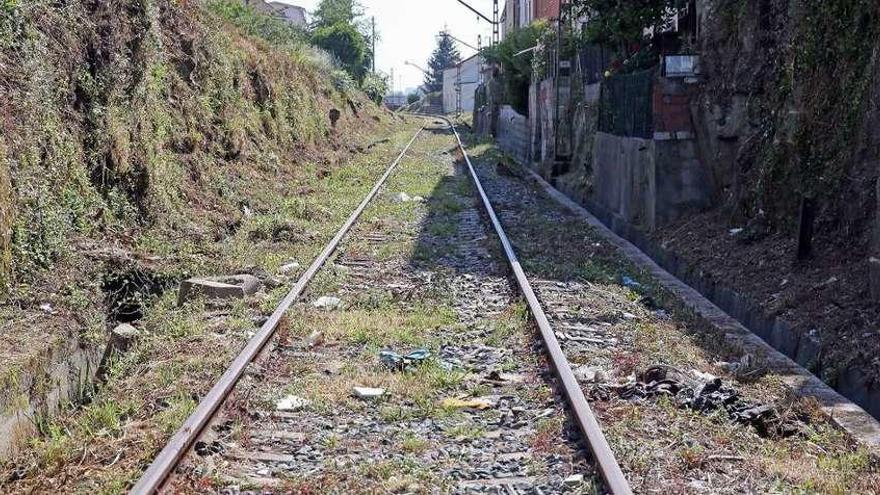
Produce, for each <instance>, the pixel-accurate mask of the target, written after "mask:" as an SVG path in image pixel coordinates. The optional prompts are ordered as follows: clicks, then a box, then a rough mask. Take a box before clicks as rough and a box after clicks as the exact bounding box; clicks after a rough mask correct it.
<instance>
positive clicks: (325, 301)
mask: <svg viewBox="0 0 880 495" xmlns="http://www.w3.org/2000/svg"><path fill="white" fill-rule="evenodd" d="M341 304H342V299H339V298H338V297H333V296H321V297H319V298H318V300H317V301H315V302H313V303H312V306H314V307H316V308H318V309H326V310H328V311H332V310H334V309H336V308H338V307H339V306H340V305H341Z"/></svg>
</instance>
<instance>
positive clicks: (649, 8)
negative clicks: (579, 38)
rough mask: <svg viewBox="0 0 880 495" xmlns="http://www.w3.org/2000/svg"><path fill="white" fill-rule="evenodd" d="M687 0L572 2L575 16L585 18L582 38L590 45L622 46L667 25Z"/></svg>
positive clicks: (588, 0) (583, 0)
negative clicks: (649, 31) (647, 31)
mask: <svg viewBox="0 0 880 495" xmlns="http://www.w3.org/2000/svg"><path fill="white" fill-rule="evenodd" d="M687 3H688V2H687V0H574V2H573V8H574V12H575V14H576V15H577V16H583V17H586V18H588V19H589V22H588V23H587V26H586V30H585V35H586V38H587V39H588V40H589V41H590V42H593V43H600V44H604V45H607V46H614V47H622V48H623V50H622V51H623V52H624V53H626V52H627V51H628V50H627V48H628V46H629V45H631V44H633V43H636V42H639V41H641V40H642V39H643V38H644V35H645V31H646V30H648V29H654V30H658V29H662V28H664V27H666V26H668V24H669V22H670V19H672V15H671V14H672V13H673V12H675V11H676V10H679V9H682V8H684V7H685V6H686V5H687Z"/></svg>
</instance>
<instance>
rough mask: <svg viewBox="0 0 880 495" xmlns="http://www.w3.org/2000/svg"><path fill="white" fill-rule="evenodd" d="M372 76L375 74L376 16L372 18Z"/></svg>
mask: <svg viewBox="0 0 880 495" xmlns="http://www.w3.org/2000/svg"><path fill="white" fill-rule="evenodd" d="M372 24H373V74H375V73H376V16H373V19H372Z"/></svg>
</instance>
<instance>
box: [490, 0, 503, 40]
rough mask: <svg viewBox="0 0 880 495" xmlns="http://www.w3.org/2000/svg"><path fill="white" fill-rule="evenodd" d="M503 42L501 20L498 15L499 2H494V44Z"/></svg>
mask: <svg viewBox="0 0 880 495" xmlns="http://www.w3.org/2000/svg"><path fill="white" fill-rule="evenodd" d="M500 42H501V20H500V17H499V14H498V0H493V1H492V44H493V45H497V44H498V43H500Z"/></svg>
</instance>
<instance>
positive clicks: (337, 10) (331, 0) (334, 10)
mask: <svg viewBox="0 0 880 495" xmlns="http://www.w3.org/2000/svg"><path fill="white" fill-rule="evenodd" d="M362 16H363V9H362V8H361V5H360V3H358V2H357V0H321V3H319V4H318V8H317V10H315V11H314V12H313V13H312V17H314V22H312V25H313V26H314V27H315V28H321V27H329V26H333V25H334V24H349V25H356V24H357V23H358V21H359V20H360V18H361V17H362Z"/></svg>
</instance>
